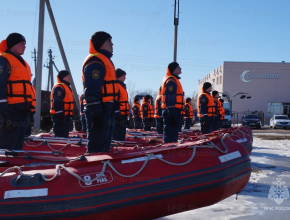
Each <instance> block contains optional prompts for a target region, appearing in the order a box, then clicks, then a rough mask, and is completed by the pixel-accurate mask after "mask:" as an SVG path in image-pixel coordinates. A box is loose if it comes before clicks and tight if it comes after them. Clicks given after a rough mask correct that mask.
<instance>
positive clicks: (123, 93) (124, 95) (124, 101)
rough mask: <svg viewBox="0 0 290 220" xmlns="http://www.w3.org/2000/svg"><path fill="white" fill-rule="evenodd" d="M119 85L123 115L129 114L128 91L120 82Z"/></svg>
mask: <svg viewBox="0 0 290 220" xmlns="http://www.w3.org/2000/svg"><path fill="white" fill-rule="evenodd" d="M118 87H119V92H120V112H121V115H126V116H128V115H129V109H130V106H129V102H128V93H127V91H126V89H125V88H124V87H123V86H122V85H121V84H120V83H118Z"/></svg>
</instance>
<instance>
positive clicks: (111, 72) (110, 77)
mask: <svg viewBox="0 0 290 220" xmlns="http://www.w3.org/2000/svg"><path fill="white" fill-rule="evenodd" d="M89 52H90V54H89V55H88V56H87V58H86V59H85V61H84V63H83V68H82V80H83V85H84V84H85V76H84V68H85V66H86V65H87V62H88V60H89V59H90V58H91V57H93V56H95V57H97V58H99V59H100V60H101V61H102V63H103V64H104V66H105V69H106V74H105V78H104V82H103V86H102V94H101V96H102V102H111V101H114V100H115V101H118V100H119V89H118V85H117V80H116V73H115V67H114V65H113V63H112V62H111V60H110V59H108V58H107V57H106V56H105V55H103V54H101V53H98V52H97V51H96V50H95V49H94V46H93V43H92V41H91V40H90V49H89ZM96 74H97V73H96Z"/></svg>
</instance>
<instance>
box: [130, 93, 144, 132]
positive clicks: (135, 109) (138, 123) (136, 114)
mask: <svg viewBox="0 0 290 220" xmlns="http://www.w3.org/2000/svg"><path fill="white" fill-rule="evenodd" d="M139 103H140V100H139V98H138V97H135V98H134V101H133V105H132V115H133V121H134V128H135V129H141V128H142V118H141V106H140V104H139Z"/></svg>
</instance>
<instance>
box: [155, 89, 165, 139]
mask: <svg viewBox="0 0 290 220" xmlns="http://www.w3.org/2000/svg"><path fill="white" fill-rule="evenodd" d="M154 118H155V121H156V129H157V134H163V116H162V108H161V87H160V88H159V92H158V96H157V97H156V99H155V112H154Z"/></svg>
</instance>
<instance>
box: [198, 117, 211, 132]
mask: <svg viewBox="0 0 290 220" xmlns="http://www.w3.org/2000/svg"><path fill="white" fill-rule="evenodd" d="M199 121H200V127H201V133H202V134H209V133H211V132H212V124H213V117H208V118H207V125H206V126H205V125H204V119H203V118H200V120H199Z"/></svg>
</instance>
